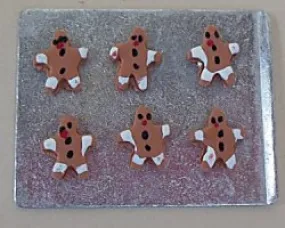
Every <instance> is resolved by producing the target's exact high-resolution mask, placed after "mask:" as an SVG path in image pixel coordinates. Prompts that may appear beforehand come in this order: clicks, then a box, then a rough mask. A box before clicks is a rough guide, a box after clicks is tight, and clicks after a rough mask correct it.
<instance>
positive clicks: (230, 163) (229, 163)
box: [225, 154, 237, 169]
mask: <svg viewBox="0 0 285 228" xmlns="http://www.w3.org/2000/svg"><path fill="white" fill-rule="evenodd" d="M225 163H226V166H227V167H228V168H229V169H233V168H234V167H235V165H236V163H237V161H236V156H235V155H234V154H233V155H232V156H231V157H230V158H229V159H228V160H227V161H226V162H225Z"/></svg>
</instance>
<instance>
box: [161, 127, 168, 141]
mask: <svg viewBox="0 0 285 228" xmlns="http://www.w3.org/2000/svg"><path fill="white" fill-rule="evenodd" d="M161 131H162V138H163V139H164V138H165V137H166V136H169V135H170V126H169V125H168V124H163V125H162V126H161Z"/></svg>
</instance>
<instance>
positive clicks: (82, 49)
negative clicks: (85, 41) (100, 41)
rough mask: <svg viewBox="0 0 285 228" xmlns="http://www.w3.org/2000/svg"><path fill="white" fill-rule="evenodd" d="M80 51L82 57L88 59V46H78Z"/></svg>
mask: <svg viewBox="0 0 285 228" xmlns="http://www.w3.org/2000/svg"><path fill="white" fill-rule="evenodd" d="M78 51H79V53H80V56H81V58H83V59H86V58H87V54H88V48H84V47H81V48H78Z"/></svg>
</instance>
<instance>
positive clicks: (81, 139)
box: [42, 115, 95, 179]
mask: <svg viewBox="0 0 285 228" xmlns="http://www.w3.org/2000/svg"><path fill="white" fill-rule="evenodd" d="M77 129H78V121H77V120H76V119H75V118H74V117H72V116H68V115H65V116H62V117H61V118H60V126H59V129H58V133H57V134H56V135H55V136H54V137H52V138H49V139H46V140H44V141H43V143H42V150H43V151H44V152H45V153H47V154H48V155H50V156H52V157H53V158H55V159H56V163H55V164H54V166H53V168H52V176H53V177H54V178H56V179H62V178H63V177H64V176H65V174H66V171H67V169H68V168H72V169H73V170H74V171H75V172H76V173H77V174H78V175H79V177H80V178H87V177H88V166H87V159H86V153H87V152H88V151H89V150H91V149H92V148H93V147H94V146H95V138H94V137H93V136H92V135H81V134H79V133H78V131H77Z"/></svg>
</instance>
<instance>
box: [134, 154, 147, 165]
mask: <svg viewBox="0 0 285 228" xmlns="http://www.w3.org/2000/svg"><path fill="white" fill-rule="evenodd" d="M145 159H146V158H140V157H139V156H138V155H137V154H134V155H133V157H132V162H133V163H135V164H137V165H143V163H144V161H145Z"/></svg>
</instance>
